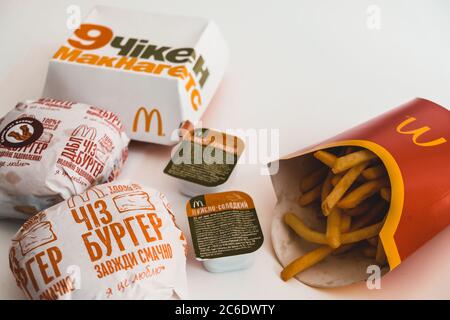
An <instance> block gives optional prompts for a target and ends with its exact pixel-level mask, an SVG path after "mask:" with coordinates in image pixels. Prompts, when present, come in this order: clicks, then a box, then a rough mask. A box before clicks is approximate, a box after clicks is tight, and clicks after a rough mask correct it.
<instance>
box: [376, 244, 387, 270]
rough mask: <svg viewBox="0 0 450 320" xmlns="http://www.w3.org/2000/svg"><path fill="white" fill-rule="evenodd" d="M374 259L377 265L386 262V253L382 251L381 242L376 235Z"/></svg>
mask: <svg viewBox="0 0 450 320" xmlns="http://www.w3.org/2000/svg"><path fill="white" fill-rule="evenodd" d="M375 261H376V262H377V263H378V264H379V265H385V264H386V254H385V253H384V248H383V244H382V243H381V238H379V237H378V245H377V251H376V255H375Z"/></svg>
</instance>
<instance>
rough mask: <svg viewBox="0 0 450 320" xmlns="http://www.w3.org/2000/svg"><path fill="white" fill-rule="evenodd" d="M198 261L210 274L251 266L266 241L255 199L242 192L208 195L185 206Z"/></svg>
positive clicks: (201, 196)
mask: <svg viewBox="0 0 450 320" xmlns="http://www.w3.org/2000/svg"><path fill="white" fill-rule="evenodd" d="M186 213H187V216H188V220H189V227H190V230H191V237H192V242H193V246H194V251H195V255H196V258H197V260H199V261H202V263H203V266H204V267H205V269H206V270H208V271H209V272H227V271H235V270H240V269H246V268H248V267H250V266H251V264H252V263H253V260H254V256H255V252H256V250H258V249H259V248H260V247H261V245H262V244H263V241H264V236H263V233H262V230H261V226H260V224H259V220H258V216H257V214H256V210H255V205H254V203H253V200H252V198H251V197H250V196H249V195H248V194H246V193H244V192H240V191H229V192H222V193H214V194H206V195H200V196H197V197H194V198H192V199H190V200H189V201H188V203H187V204H186Z"/></svg>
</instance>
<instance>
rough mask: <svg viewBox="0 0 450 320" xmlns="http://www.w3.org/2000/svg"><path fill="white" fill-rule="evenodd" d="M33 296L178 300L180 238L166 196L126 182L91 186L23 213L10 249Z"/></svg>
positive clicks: (182, 284) (182, 256)
mask: <svg viewBox="0 0 450 320" xmlns="http://www.w3.org/2000/svg"><path fill="white" fill-rule="evenodd" d="M9 261H10V268H11V271H12V273H13V275H14V277H15V279H16V283H17V285H18V286H19V287H20V288H21V289H22V291H23V292H24V294H25V295H26V297H27V298H29V299H33V300H71V299H87V300H90V299H171V298H185V297H186V294H187V289H186V286H187V285H186V240H185V237H184V235H183V233H182V231H181V230H180V229H179V228H178V227H177V225H176V223H175V218H174V215H173V212H172V209H171V207H170V204H169V202H168V201H167V199H166V197H165V196H164V195H163V194H162V193H160V192H159V191H157V190H154V189H151V188H148V187H145V186H142V185H140V184H138V183H135V182H131V181H121V182H113V183H108V184H103V185H99V186H95V187H92V188H90V189H88V190H86V191H84V192H83V193H81V194H79V195H76V196H73V197H71V198H69V199H67V200H66V201H64V202H62V203H59V204H57V205H55V206H53V207H51V208H49V209H47V210H45V211H42V212H40V213H38V214H37V215H35V216H33V217H32V218H30V219H29V220H28V221H26V222H25V224H24V225H23V226H22V227H21V229H20V230H19V231H18V232H17V234H16V235H15V236H14V238H13V240H12V246H11V248H10V253H9Z"/></svg>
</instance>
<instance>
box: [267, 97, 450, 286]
mask: <svg viewBox="0 0 450 320" xmlns="http://www.w3.org/2000/svg"><path fill="white" fill-rule="evenodd" d="M449 140H450V112H449V111H448V110H447V109H446V108H444V107H442V106H439V105H437V104H435V103H433V102H431V101H428V100H425V99H420V98H418V99H415V100H413V101H411V102H409V103H406V104H404V105H402V106H400V107H398V108H396V109H393V110H392V111H390V112H387V113H385V114H383V115H381V116H379V117H377V118H374V119H372V120H370V121H368V122H366V123H364V124H362V125H360V126H358V127H355V128H353V129H351V130H349V131H346V132H344V133H342V134H340V135H338V136H336V137H334V138H331V139H329V140H327V141H324V142H322V143H320V144H318V145H315V146H313V147H309V148H307V149H304V150H301V151H299V152H296V153H294V154H291V155H288V156H286V157H284V158H282V159H281V160H279V162H278V165H279V170H278V172H277V173H276V174H274V175H273V176H272V182H273V186H274V189H275V192H276V195H277V198H278V202H277V205H276V207H275V218H274V222H273V225H272V241H273V245H274V249H275V253H276V255H277V257H278V259H279V261H280V263H281V264H282V265H283V267H284V270H283V272H282V273H281V276H282V278H283V279H284V280H288V279H290V278H292V277H296V278H297V279H298V280H300V281H301V282H303V283H305V284H308V285H310V286H315V287H337V286H343V285H348V284H351V283H354V282H358V281H362V280H365V279H367V278H368V276H369V275H370V274H371V273H370V272H368V267H369V266H371V265H378V266H379V267H380V269H381V273H382V274H384V273H386V272H388V271H389V270H392V269H394V268H396V267H397V266H398V265H399V264H400V263H401V262H402V261H403V260H404V259H406V258H407V257H408V256H410V255H411V254H412V253H413V252H414V251H415V250H417V249H418V248H419V247H420V246H422V245H423V244H424V243H425V242H427V241H428V240H429V239H431V238H432V237H433V236H435V235H436V234H437V233H438V232H440V231H441V230H443V229H444V228H445V227H446V226H447V225H449V224H450V179H449V177H450V165H449V163H450V144H449V143H450V142H449ZM358 157H361V161H360V162H358V163H357V162H355V161H357V160H356V159H357V158H358ZM344 158H345V159H344ZM344 160H345V161H344ZM343 161H344V162H347V164H348V163H351V162H352V161H353V162H354V163H353V164H354V165H353V166H352V167H350V166H348V167H347V168H346V167H343V168H341V169H339V168H338V167H339V166H340V165H342V164H343ZM362 161H364V162H362ZM338 162H339V164H338ZM344 165H345V164H344ZM383 172H384V176H383ZM352 175H353V176H352ZM319 176H321V177H320V178H319ZM322 179H323V180H322ZM349 179H350V180H349ZM319 180H320V181H323V182H320V184H318V185H317V186H315V185H316V184H317V181H319ZM299 184H300V190H299ZM344 192H345V193H344ZM383 201H384V208H385V209H383ZM377 208H378V209H377ZM377 210H378V211H379V212H378V213H382V214H381V215H379V214H378V213H377V212H376V211H377ZM383 210H385V211H383ZM373 213H375V214H374V215H373V217H372V218H371V219H372V220H371V221H369V220H368V218H367V216H368V215H371V214H373ZM377 214H378V215H377ZM336 217H338V218H337V221H339V222H338V223H337V227H335V228H334V229H333V223H335V225H336V222H335V221H334V219H335V218H336ZM344 218H346V219H347V220H348V221H347V222H345V221H344V220H345V219H344ZM339 219H340V220H339ZM362 220H366V221H364V222H363V221H362ZM353 224H355V227H353ZM356 225H358V227H356ZM355 229H358V230H355ZM383 258H384V262H381V263H380V261H383Z"/></svg>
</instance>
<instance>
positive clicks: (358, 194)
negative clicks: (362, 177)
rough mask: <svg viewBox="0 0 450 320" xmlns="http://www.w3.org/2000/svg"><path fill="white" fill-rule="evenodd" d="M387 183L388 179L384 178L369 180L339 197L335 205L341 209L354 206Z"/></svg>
mask: <svg viewBox="0 0 450 320" xmlns="http://www.w3.org/2000/svg"><path fill="white" fill-rule="evenodd" d="M387 185H389V180H388V179H386V178H381V179H377V180H371V181H369V182H366V183H364V184H363V185H361V186H359V187H357V188H356V189H355V190H353V191H351V192H350V193H349V194H348V195H346V196H345V197H344V198H343V199H341V200H340V201H339V203H338V204H337V205H338V207H339V208H341V209H352V208H355V207H356V206H358V205H359V204H360V203H361V202H363V201H364V200H365V199H367V198H369V197H370V196H372V195H374V194H375V193H377V192H378V191H380V189H381V188H383V187H385V186H387Z"/></svg>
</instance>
